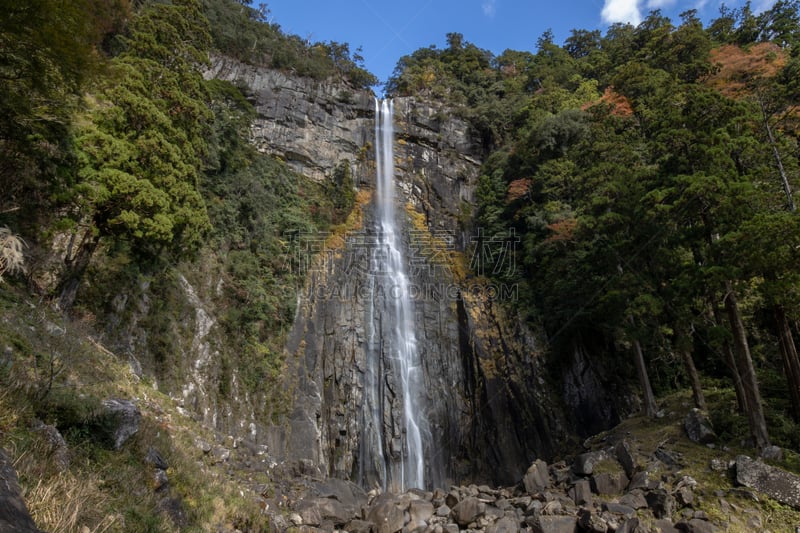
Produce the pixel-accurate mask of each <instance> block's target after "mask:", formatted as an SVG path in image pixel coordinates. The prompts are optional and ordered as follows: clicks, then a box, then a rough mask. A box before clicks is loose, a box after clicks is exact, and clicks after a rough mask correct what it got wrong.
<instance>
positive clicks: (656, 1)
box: [647, 0, 676, 9]
mask: <svg viewBox="0 0 800 533" xmlns="http://www.w3.org/2000/svg"><path fill="white" fill-rule="evenodd" d="M675 4H676V0H647V9H662V8H665V7H672V6H674V5H675Z"/></svg>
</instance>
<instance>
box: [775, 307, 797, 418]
mask: <svg viewBox="0 0 800 533" xmlns="http://www.w3.org/2000/svg"><path fill="white" fill-rule="evenodd" d="M774 313H775V323H776V325H777V327H778V345H779V347H780V351H781V356H782V358H783V367H784V369H785V370H786V381H787V385H788V386H789V399H790V400H791V402H792V418H794V420H795V421H798V420H800V359H799V358H798V356H797V346H796V345H795V343H794V337H793V336H792V328H791V325H790V324H789V319H788V318H787V317H786V310H785V309H784V308H783V306H782V305H776V306H775V308H774Z"/></svg>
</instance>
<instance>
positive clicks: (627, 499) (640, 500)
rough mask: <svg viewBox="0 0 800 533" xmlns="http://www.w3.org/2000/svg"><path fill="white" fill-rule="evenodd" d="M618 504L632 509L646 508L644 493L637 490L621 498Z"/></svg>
mask: <svg viewBox="0 0 800 533" xmlns="http://www.w3.org/2000/svg"><path fill="white" fill-rule="evenodd" d="M619 503H620V504H622V505H626V506H628V507H632V508H634V509H644V508H645V507H647V499H645V497H644V493H643V492H642V491H641V490H639V489H635V490H632V491H630V492H629V493H627V494H625V495H624V496H622V497H621V498H620V499H619Z"/></svg>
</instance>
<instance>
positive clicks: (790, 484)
mask: <svg viewBox="0 0 800 533" xmlns="http://www.w3.org/2000/svg"><path fill="white" fill-rule="evenodd" d="M736 482H737V483H739V484H740V485H744V486H745V487H750V488H751V489H755V490H757V491H759V492H762V493H764V494H766V495H767V496H769V497H770V498H773V499H775V500H777V501H779V502H780V503H782V504H784V505H789V506H791V507H794V508H795V509H800V476H797V475H795V474H790V473H789V472H787V471H785V470H782V469H780V468H776V467H773V466H769V465H767V464H764V463H762V462H760V461H755V460H753V459H751V458H750V457H747V456H746V455H739V456H738V457H736Z"/></svg>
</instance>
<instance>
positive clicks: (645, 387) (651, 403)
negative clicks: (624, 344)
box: [628, 316, 658, 417]
mask: <svg viewBox="0 0 800 533" xmlns="http://www.w3.org/2000/svg"><path fill="white" fill-rule="evenodd" d="M628 321H629V322H630V323H631V325H633V323H634V322H633V317H632V316H629V317H628ZM633 356H634V360H635V362H636V374H637V376H639V384H640V385H641V386H642V394H643V398H642V402H643V403H644V414H645V416H649V417H654V416H656V413H657V412H658V406H657V405H656V397H655V395H654V394H653V387H652V386H651V385H650V376H648V375H647V366H646V365H645V362H644V353H643V352H642V345H641V344H640V343H639V341H638V340H637V339H634V341H633Z"/></svg>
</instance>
